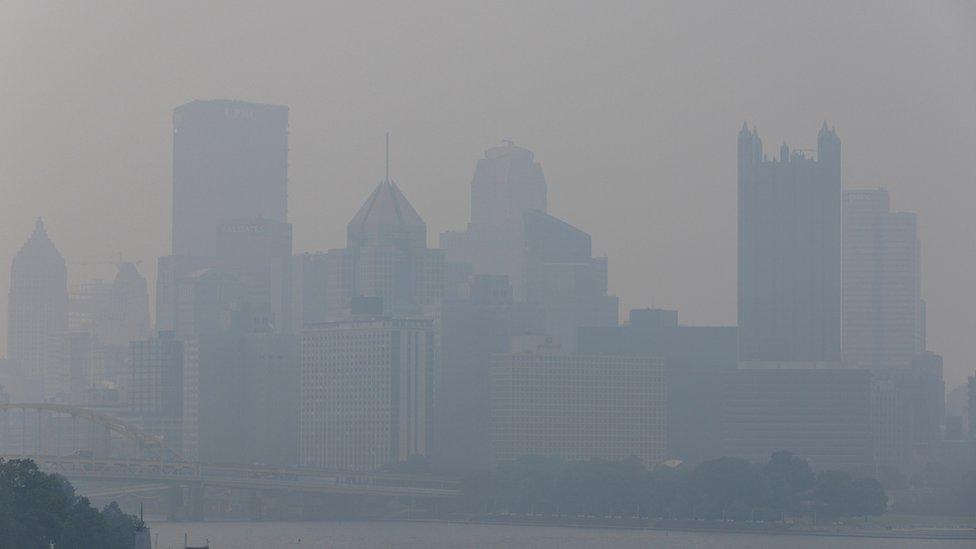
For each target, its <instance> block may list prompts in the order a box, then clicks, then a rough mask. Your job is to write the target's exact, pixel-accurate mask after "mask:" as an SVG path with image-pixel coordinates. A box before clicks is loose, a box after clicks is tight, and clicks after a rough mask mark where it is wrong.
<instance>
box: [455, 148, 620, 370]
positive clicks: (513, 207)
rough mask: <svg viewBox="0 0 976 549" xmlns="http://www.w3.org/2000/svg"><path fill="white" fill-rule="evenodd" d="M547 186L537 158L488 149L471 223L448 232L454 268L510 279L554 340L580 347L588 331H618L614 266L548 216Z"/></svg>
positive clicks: (585, 238) (475, 182) (474, 184)
mask: <svg viewBox="0 0 976 549" xmlns="http://www.w3.org/2000/svg"><path fill="white" fill-rule="evenodd" d="M546 192H547V187H546V180H545V177H544V176H543V174H542V167H541V166H540V165H539V163H538V162H536V161H535V159H534V156H533V154H532V152H531V151H529V150H527V149H523V148H521V147H516V146H514V145H512V144H511V143H506V144H505V145H503V146H500V147H494V148H491V149H488V151H486V152H485V158H482V159H481V160H479V161H478V165H477V168H476V169H475V175H474V179H472V181H471V222H470V223H469V224H468V228H467V230H465V231H460V232H459V231H448V232H444V233H441V242H440V243H441V247H442V248H444V250H445V251H446V252H447V259H448V261H451V262H457V263H467V264H469V265H471V267H472V269H471V270H472V273H473V274H475V275H479V274H493V275H505V276H507V277H508V279H509V282H510V283H511V285H512V289H513V293H514V296H515V300H516V301H518V302H532V303H536V304H539V305H541V306H542V307H543V309H544V310H545V326H544V329H545V331H546V333H547V334H549V335H551V336H554V337H556V338H558V339H559V342H560V346H561V348H562V349H563V350H565V351H568V352H572V351H573V350H574V349H575V348H576V330H577V329H578V328H579V327H581V326H607V325H611V326H612V325H616V324H617V320H618V319H617V317H618V314H619V311H618V304H617V298H616V297H614V296H610V295H607V278H608V276H607V260H606V258H594V257H592V250H591V243H590V235H588V234H587V233H585V232H583V231H581V230H580V229H577V228H576V227H573V226H572V225H570V224H569V223H566V222H565V221H563V220H561V219H559V218H556V217H554V216H551V215H549V214H547V213H546V206H547V203H546V200H547V198H546Z"/></svg>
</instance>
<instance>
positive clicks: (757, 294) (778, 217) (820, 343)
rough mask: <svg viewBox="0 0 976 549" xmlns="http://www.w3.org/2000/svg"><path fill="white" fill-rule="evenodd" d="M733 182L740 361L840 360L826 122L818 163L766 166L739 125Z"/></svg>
mask: <svg viewBox="0 0 976 549" xmlns="http://www.w3.org/2000/svg"><path fill="white" fill-rule="evenodd" d="M738 179H739V296H738V301H739V322H738V326H739V357H740V360H742V361H747V362H756V361H760V362H761V361H800V362H836V361H839V360H840V336H841V324H840V323H841V282H840V280H841V279H840V276H841V265H840V261H841V235H840V231H841V213H840V212H841V168H840V139H839V138H838V137H837V134H836V133H835V132H834V130H833V129H828V128H827V124H826V123H824V125H823V126H822V127H821V129H820V134H819V136H818V138H817V157H816V159H813V158H810V157H808V156H807V155H806V153H805V152H803V151H800V150H793V151H790V149H789V147H787V146H786V144H783V146H782V147H781V148H780V157H779V160H770V159H767V158H766V157H765V156H764V155H763V149H762V141H761V140H760V139H759V135H758V134H757V133H756V131H755V130H754V129H753V130H749V129H748V128H746V125H745V124H743V125H742V131H741V132H739V177H738Z"/></svg>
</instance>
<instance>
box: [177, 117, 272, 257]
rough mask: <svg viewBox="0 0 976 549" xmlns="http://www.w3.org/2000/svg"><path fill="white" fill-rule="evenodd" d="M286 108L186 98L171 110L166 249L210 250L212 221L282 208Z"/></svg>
mask: <svg viewBox="0 0 976 549" xmlns="http://www.w3.org/2000/svg"><path fill="white" fill-rule="evenodd" d="M287 186H288V107H283V106H279V105H261V104H256V103H245V102H243V101H228V100H215V101H192V102H190V103H187V104H185V105H181V106H179V107H177V108H176V110H175V111H174V112H173V255H181V256H195V257H211V256H213V255H214V252H215V250H216V244H215V242H216V241H215V237H216V231H217V222H218V221H221V220H225V219H239V218H244V217H264V218H267V219H271V220H274V221H280V222H282V223H284V222H285V221H287V208H288V190H287Z"/></svg>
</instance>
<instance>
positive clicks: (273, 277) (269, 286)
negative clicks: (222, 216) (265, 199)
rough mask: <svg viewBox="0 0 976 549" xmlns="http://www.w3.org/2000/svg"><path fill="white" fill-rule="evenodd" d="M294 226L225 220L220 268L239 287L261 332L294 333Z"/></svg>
mask: <svg viewBox="0 0 976 549" xmlns="http://www.w3.org/2000/svg"><path fill="white" fill-rule="evenodd" d="M291 238H292V230H291V225H290V224H288V223H282V222H280V221H273V220H270V219H263V218H246V219H232V220H222V221H220V222H219V224H218V226H217V257H216V259H217V265H218V268H219V269H220V271H221V272H223V273H226V274H229V275H231V276H233V277H235V278H236V279H237V281H238V282H239V283H240V285H241V287H242V289H243V292H244V295H243V298H242V299H243V300H244V301H245V302H246V304H247V307H248V311H249V314H250V315H251V316H252V322H253V323H254V324H255V325H256V326H258V325H261V326H263V327H262V328H261V331H271V332H278V333H288V332H291V321H292V313H291V306H292V295H291V291H292V290H291V283H292V276H291V274H292V273H291V263H292V258H291Z"/></svg>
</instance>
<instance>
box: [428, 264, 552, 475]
mask: <svg viewBox="0 0 976 549" xmlns="http://www.w3.org/2000/svg"><path fill="white" fill-rule="evenodd" d="M543 319H544V315H543V310H542V308H541V307H540V306H538V305H535V304H530V303H516V302H515V300H514V299H513V296H512V287H511V285H510V284H509V283H508V277H506V276H505V275H474V276H472V277H471V282H470V284H469V285H468V291H467V295H465V296H463V297H454V298H451V299H447V298H445V299H444V301H443V303H442V305H441V311H440V319H439V322H438V325H439V334H438V335H439V337H438V342H439V349H438V358H437V365H436V367H435V375H434V380H435V385H436V388H437V391H436V392H435V394H434V418H435V421H434V426H435V435H436V436H435V439H434V447H433V451H432V455H433V460H432V461H433V463H434V464H435V465H436V466H437V467H438V468H440V469H442V470H446V471H451V472H454V473H457V474H462V473H465V472H467V471H470V470H472V469H489V468H490V467H491V461H490V455H489V446H488V436H489V433H488V415H489V388H490V384H491V375H490V374H491V361H492V357H493V356H494V355H496V354H500V353H507V352H508V350H509V341H510V339H511V338H512V337H513V336H519V335H525V334H541V333H543Z"/></svg>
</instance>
